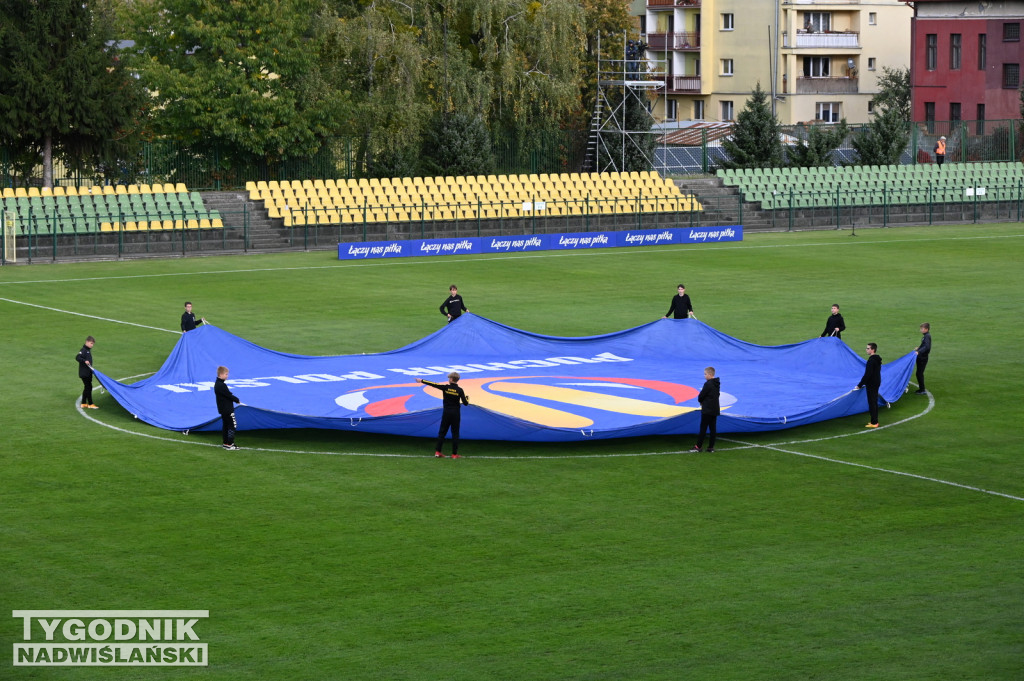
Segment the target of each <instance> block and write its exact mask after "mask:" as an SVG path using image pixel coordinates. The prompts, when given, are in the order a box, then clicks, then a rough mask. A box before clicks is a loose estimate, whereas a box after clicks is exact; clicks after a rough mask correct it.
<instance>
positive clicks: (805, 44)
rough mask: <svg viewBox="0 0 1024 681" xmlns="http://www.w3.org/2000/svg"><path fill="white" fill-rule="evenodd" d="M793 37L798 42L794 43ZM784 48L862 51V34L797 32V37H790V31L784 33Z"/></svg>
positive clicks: (853, 32)
mask: <svg viewBox="0 0 1024 681" xmlns="http://www.w3.org/2000/svg"><path fill="white" fill-rule="evenodd" d="M793 37H795V38H796V41H793ZM782 47H783V48H786V49H792V48H822V47H824V48H830V49H845V50H851V49H860V33H857V32H855V31H844V32H842V33H832V32H829V31H825V32H814V33H808V32H806V31H797V32H796V36H790V35H789V32H788V31H783V33H782Z"/></svg>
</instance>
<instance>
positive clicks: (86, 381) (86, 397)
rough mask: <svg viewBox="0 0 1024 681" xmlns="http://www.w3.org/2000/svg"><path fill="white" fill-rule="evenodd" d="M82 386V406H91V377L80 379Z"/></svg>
mask: <svg viewBox="0 0 1024 681" xmlns="http://www.w3.org/2000/svg"><path fill="white" fill-rule="evenodd" d="M82 385H84V386H85V388H84V389H83V390H82V404H92V376H90V377H89V378H82Z"/></svg>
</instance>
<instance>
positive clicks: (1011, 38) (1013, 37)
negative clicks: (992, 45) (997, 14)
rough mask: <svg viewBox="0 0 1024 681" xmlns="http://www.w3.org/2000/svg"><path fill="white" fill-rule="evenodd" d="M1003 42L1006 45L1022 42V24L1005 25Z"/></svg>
mask: <svg viewBox="0 0 1024 681" xmlns="http://www.w3.org/2000/svg"><path fill="white" fill-rule="evenodd" d="M1003 42H1004V43H1017V42H1020V24H1019V23H1012V24H1010V23H1007V24H1003Z"/></svg>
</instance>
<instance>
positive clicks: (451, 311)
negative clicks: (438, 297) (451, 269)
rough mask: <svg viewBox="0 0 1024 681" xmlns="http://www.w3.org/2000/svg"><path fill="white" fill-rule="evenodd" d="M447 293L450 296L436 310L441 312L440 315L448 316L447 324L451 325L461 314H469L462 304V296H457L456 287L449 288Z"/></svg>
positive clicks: (464, 304)
mask: <svg viewBox="0 0 1024 681" xmlns="http://www.w3.org/2000/svg"><path fill="white" fill-rule="evenodd" d="M448 293H449V294H450V295H449V296H448V297H447V298H446V299H445V301H444V302H443V303H441V307H440V308H438V309H440V310H441V314H443V315H447V316H448V323H449V324H451V323H452V322H454V321H455V320H456V319H458V318H459V317H461V316H462V313H463V312H469V310H467V309H466V303H465V302H463V300H462V296H460V295H459V287H458V286H456V285H455V284H452V285H451V286H449V287H448Z"/></svg>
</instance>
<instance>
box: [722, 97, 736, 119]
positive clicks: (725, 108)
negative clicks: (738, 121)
mask: <svg viewBox="0 0 1024 681" xmlns="http://www.w3.org/2000/svg"><path fill="white" fill-rule="evenodd" d="M733 111H734V110H733V106H732V102H726V101H723V102H722V120H723V121H731V120H733V119H734V116H733Z"/></svg>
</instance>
